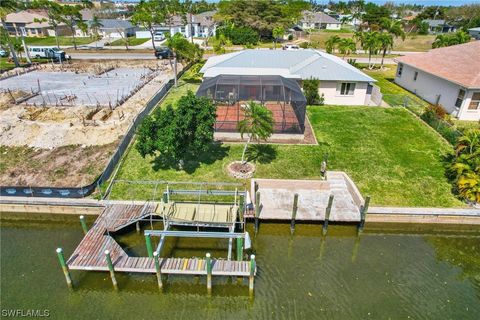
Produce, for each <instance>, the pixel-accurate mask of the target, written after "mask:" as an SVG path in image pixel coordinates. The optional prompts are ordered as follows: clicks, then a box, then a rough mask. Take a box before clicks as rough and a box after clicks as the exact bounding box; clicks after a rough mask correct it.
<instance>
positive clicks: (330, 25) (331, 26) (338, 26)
mask: <svg viewBox="0 0 480 320" xmlns="http://www.w3.org/2000/svg"><path fill="white" fill-rule="evenodd" d="M341 28H342V24H341V23H327V26H326V28H325V29H327V30H340V29H341Z"/></svg>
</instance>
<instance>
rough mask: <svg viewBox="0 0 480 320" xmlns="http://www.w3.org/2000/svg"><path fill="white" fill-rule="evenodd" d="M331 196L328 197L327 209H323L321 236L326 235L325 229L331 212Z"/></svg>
mask: <svg viewBox="0 0 480 320" xmlns="http://www.w3.org/2000/svg"><path fill="white" fill-rule="evenodd" d="M333 198H334V196H333V194H331V195H330V197H328V205H327V209H325V220H324V221H323V228H322V234H323V235H326V234H327V229H328V221H329V220H330V212H331V211H332V205H333Z"/></svg>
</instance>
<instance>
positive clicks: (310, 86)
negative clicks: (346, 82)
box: [303, 78, 324, 105]
mask: <svg viewBox="0 0 480 320" xmlns="http://www.w3.org/2000/svg"><path fill="white" fill-rule="evenodd" d="M319 86H320V80H318V79H313V78H311V79H308V80H304V81H303V91H304V93H305V98H307V104H309V105H321V104H323V101H322V100H324V98H323V95H322V98H320V95H319V94H318V87H319Z"/></svg>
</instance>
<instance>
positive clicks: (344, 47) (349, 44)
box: [338, 38, 357, 59]
mask: <svg viewBox="0 0 480 320" xmlns="http://www.w3.org/2000/svg"><path fill="white" fill-rule="evenodd" d="M356 50H357V45H356V43H355V41H354V40H353V39H350V38H343V39H341V40H340V41H339V43H338V51H340V53H341V54H343V59H345V56H347V55H349V54H351V53H354V52H355V51H356Z"/></svg>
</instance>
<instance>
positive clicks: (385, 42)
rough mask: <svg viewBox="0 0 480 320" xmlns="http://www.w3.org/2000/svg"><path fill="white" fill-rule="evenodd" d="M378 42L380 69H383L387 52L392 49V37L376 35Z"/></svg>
mask: <svg viewBox="0 0 480 320" xmlns="http://www.w3.org/2000/svg"><path fill="white" fill-rule="evenodd" d="M378 42H379V47H380V50H381V51H382V62H381V63H380V68H383V61H384V59H385V55H386V54H387V51H388V50H390V49H392V48H393V36H392V35H391V34H389V33H385V32H382V33H380V34H379V35H378Z"/></svg>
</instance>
